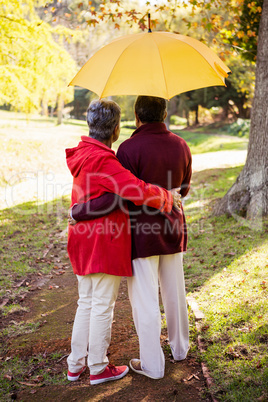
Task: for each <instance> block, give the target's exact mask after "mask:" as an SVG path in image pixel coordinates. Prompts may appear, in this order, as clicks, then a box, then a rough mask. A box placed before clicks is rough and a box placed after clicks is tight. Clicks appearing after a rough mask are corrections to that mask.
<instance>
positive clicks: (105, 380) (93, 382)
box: [90, 367, 129, 385]
mask: <svg viewBox="0 0 268 402" xmlns="http://www.w3.org/2000/svg"><path fill="white" fill-rule="evenodd" d="M128 372H129V368H128V367H127V368H126V370H125V371H123V373H121V374H119V375H116V376H114V377H109V378H100V379H99V380H90V384H91V385H97V384H101V383H103V382H108V381H115V380H120V378H123V377H125V375H126V374H127V373H128Z"/></svg>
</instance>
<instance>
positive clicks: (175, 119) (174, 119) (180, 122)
mask: <svg viewBox="0 0 268 402" xmlns="http://www.w3.org/2000/svg"><path fill="white" fill-rule="evenodd" d="M170 124H172V125H174V126H186V125H187V120H186V119H185V118H183V117H179V116H176V115H172V116H171V117H170Z"/></svg>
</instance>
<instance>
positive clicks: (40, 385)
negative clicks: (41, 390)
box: [17, 381, 44, 387]
mask: <svg viewBox="0 0 268 402" xmlns="http://www.w3.org/2000/svg"><path fill="white" fill-rule="evenodd" d="M17 382H18V383H19V384H21V385H26V386H27V387H43V385H44V383H43V382H42V383H41V384H32V383H30V382H23V381H17Z"/></svg>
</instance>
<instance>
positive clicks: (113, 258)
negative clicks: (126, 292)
mask: <svg viewBox="0 0 268 402" xmlns="http://www.w3.org/2000/svg"><path fill="white" fill-rule="evenodd" d="M81 139H82V141H81V142H80V143H79V144H78V146H77V147H75V148H72V149H66V158H67V165H68V167H69V169H70V171H71V173H72V175H73V190H72V203H71V204H72V205H73V204H74V203H81V202H85V201H87V200H89V199H93V198H96V197H99V196H101V195H102V194H104V193H105V192H110V193H115V194H118V195H120V196H121V197H122V198H125V199H127V200H130V201H132V202H134V204H135V205H142V204H147V205H148V206H150V207H153V208H157V209H160V210H161V211H163V212H170V211H171V209H172V205H173V200H172V196H171V195H170V193H169V192H168V191H167V190H165V189H162V188H160V187H157V186H153V185H151V184H146V183H144V182H143V181H142V180H139V179H138V178H136V177H135V176H134V175H133V174H132V173H130V171H129V170H127V169H125V168H123V166H122V165H121V164H120V162H119V161H118V159H117V158H116V156H115V153H114V151H112V150H111V149H110V148H109V147H107V146H106V145H104V144H102V143H101V142H99V141H97V140H94V139H92V138H90V137H86V136H83V137H82V138H81ZM124 207H125V208H123V210H122V209H117V210H115V211H113V212H111V213H110V214H109V215H107V216H104V217H101V218H97V219H94V220H91V221H82V222H79V223H77V224H76V225H75V226H69V231H68V246H67V249H68V254H69V257H70V261H71V263H72V266H73V270H74V273H75V274H77V275H87V274H92V273H99V272H102V273H106V274H110V275H118V276H131V275H132V269H131V236H130V224H129V216H128V209H127V205H126V203H124Z"/></svg>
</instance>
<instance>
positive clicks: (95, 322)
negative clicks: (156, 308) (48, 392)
mask: <svg viewBox="0 0 268 402" xmlns="http://www.w3.org/2000/svg"><path fill="white" fill-rule="evenodd" d="M77 279H78V292H79V300H78V308H77V311H76V316H75V320H74V325H73V333H72V341H71V350H72V351H71V354H70V356H69V357H68V359H67V362H68V368H69V370H70V371H71V372H72V373H76V372H78V371H79V370H80V369H81V368H82V367H83V366H85V357H86V356H87V355H88V365H89V367H90V366H91V365H92V366H93V367H92V368H91V367H90V369H91V374H98V373H99V372H101V371H103V370H104V369H105V367H106V366H107V363H108V359H107V357H106V353H107V348H108V346H109V344H110V339H111V325H112V318H113V308H114V304H115V300H116V297H117V294H118V288H119V285H120V281H121V277H119V276H114V275H107V274H92V275H85V276H79V275H77ZM98 315H99V316H98ZM99 322H100V323H101V324H100V325H99ZM100 345H101V346H100ZM92 350H93V354H92V356H89V353H92ZM94 365H95V366H94Z"/></svg>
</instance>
